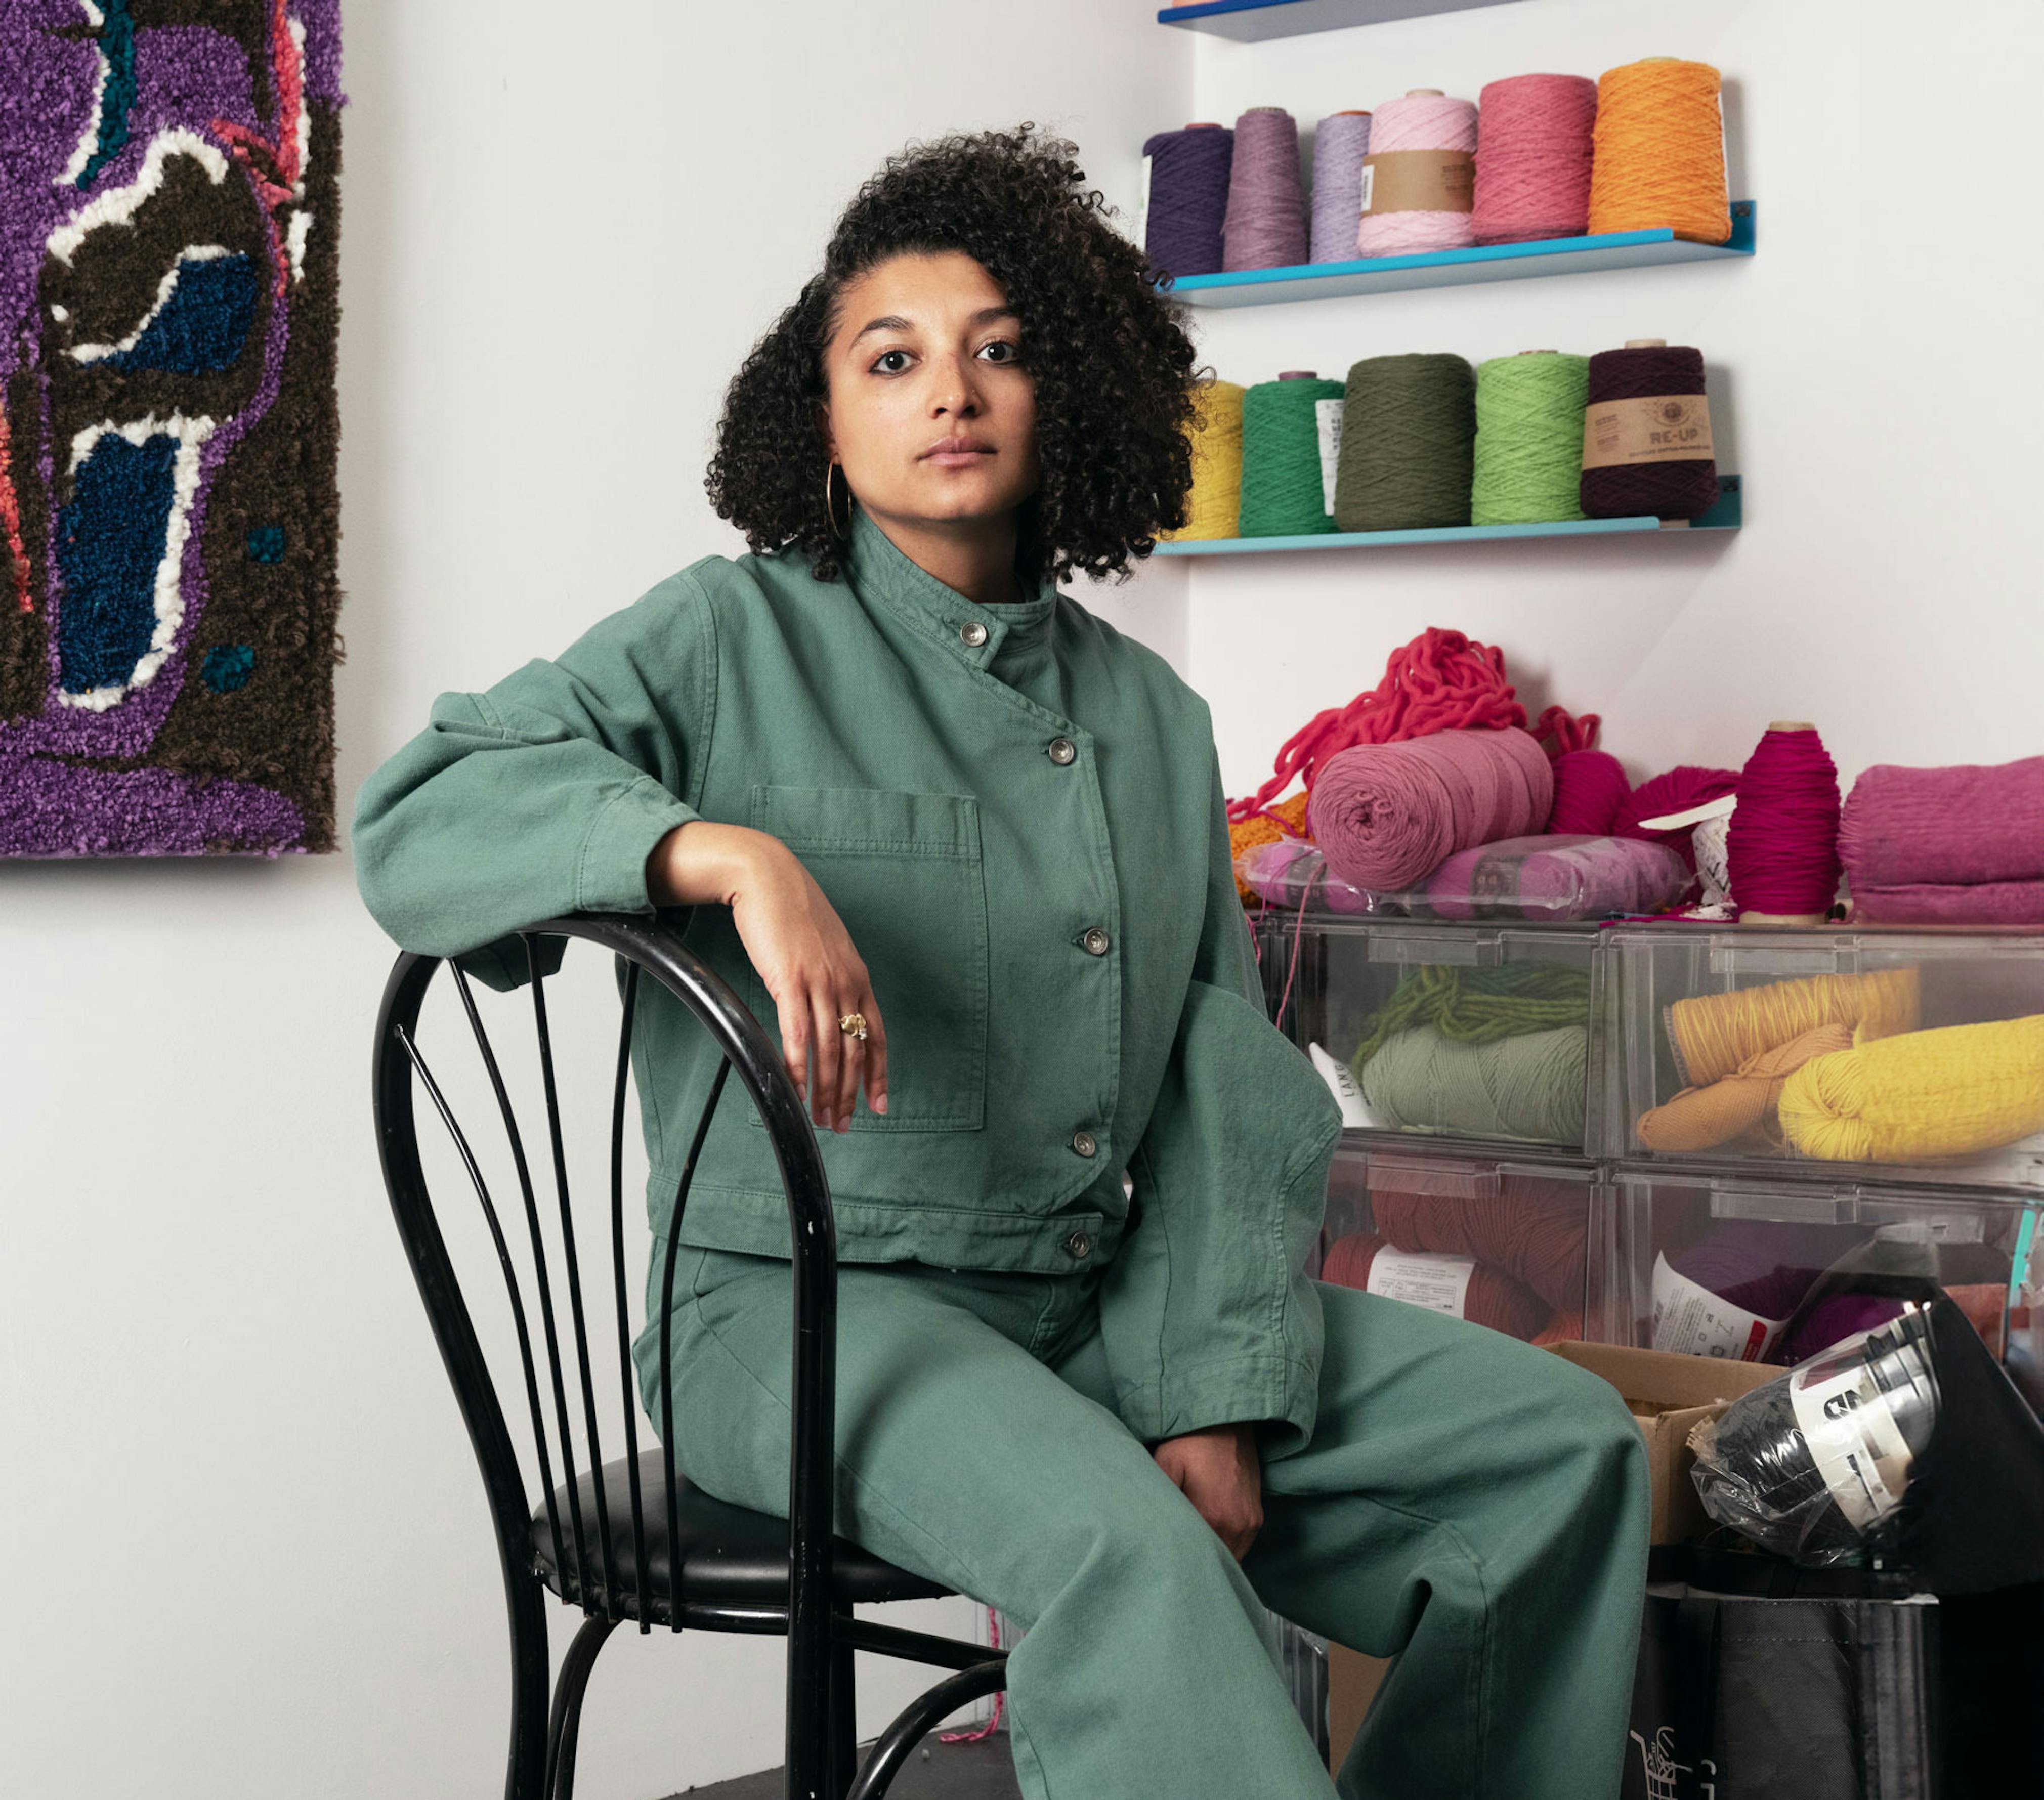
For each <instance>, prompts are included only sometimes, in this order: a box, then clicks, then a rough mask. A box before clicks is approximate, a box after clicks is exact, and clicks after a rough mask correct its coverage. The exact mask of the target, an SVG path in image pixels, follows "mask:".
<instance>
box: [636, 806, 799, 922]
mask: <svg viewBox="0 0 2044 1800" xmlns="http://www.w3.org/2000/svg"><path fill="white" fill-rule="evenodd" d="M776 853H782V854H785V852H784V851H783V849H782V844H781V842H780V840H779V839H778V838H774V837H770V836H769V835H767V833H766V832H764V831H753V830H751V828H750V827H747V826H744V825H724V824H720V823H717V821H716V820H714V819H689V820H688V821H686V823H683V824H680V825H677V826H676V827H674V829H673V830H672V831H670V832H668V833H667V835H666V836H665V837H663V838H662V839H660V841H659V842H658V843H656V844H655V845H654V846H653V849H652V852H651V854H650V855H648V856H647V858H646V896H647V899H649V900H651V901H652V903H653V904H655V906H694V905H697V904H703V903H709V904H713V905H717V906H728V905H729V904H731V902H732V896H734V895H736V893H738V892H740V889H741V888H743V887H744V886H745V885H747V882H748V881H751V879H752V878H753V877H754V876H755V873H756V872H757V871H758V870H759V868H760V866H761V865H762V864H763V862H765V861H766V859H767V858H769V857H770V856H772V855H774V854H776Z"/></svg>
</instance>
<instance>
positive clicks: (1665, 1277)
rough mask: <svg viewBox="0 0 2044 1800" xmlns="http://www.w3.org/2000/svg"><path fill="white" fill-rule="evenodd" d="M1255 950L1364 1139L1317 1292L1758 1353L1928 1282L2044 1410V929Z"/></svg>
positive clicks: (1355, 1136) (1301, 935)
mask: <svg viewBox="0 0 2044 1800" xmlns="http://www.w3.org/2000/svg"><path fill="white" fill-rule="evenodd" d="M1258 950H1259V954H1260V957H1261V959H1262V969H1263V977H1264V982H1265V987H1266V996H1267V1000H1268V1004H1269V1005H1270V1011H1271V1014H1272V1016H1273V1017H1274V1018H1277V1019H1278V1021H1279V1023H1280V1024H1281V1026H1282V1027H1284V1029H1285V1030H1286V1032H1287V1033H1288V1034H1289V1035H1290V1036H1291V1037H1292V1038H1293V1041H1294V1042H1297V1043H1298V1044H1299V1045H1300V1046H1301V1047H1302V1048H1308V1047H1309V1048H1310V1054H1312V1055H1313V1056H1314V1059H1315V1061H1316V1063H1318V1064H1319V1065H1320V1067H1321V1069H1322V1071H1323V1073H1325V1074H1327V1076H1328V1077H1329V1078H1330V1080H1331V1082H1333V1083H1335V1084H1342V1083H1343V1082H1345V1081H1352V1082H1353V1084H1354V1092H1352V1093H1351V1095H1350V1108H1351V1117H1352V1118H1354V1119H1360V1120H1362V1123H1358V1124H1354V1125H1352V1126H1351V1127H1350V1129H1349V1130H1346V1131H1345V1132H1344V1133H1343V1142H1342V1146H1341V1149H1340V1150H1339V1153H1338V1154H1337V1157H1336V1159H1335V1166H1334V1170H1333V1173H1332V1176H1331V1181H1330V1188H1329V1193H1328V1200H1327V1216H1326V1221H1325V1225H1324V1230H1323V1234H1322V1238H1321V1243H1320V1268H1319V1269H1318V1271H1317V1272H1318V1273H1319V1274H1320V1276H1321V1277H1322V1279H1324V1280H1331V1281H1339V1282H1343V1283H1347V1284H1350V1285H1353V1286H1357V1287H1363V1288H1369V1289H1370V1291H1375V1292H1379V1293H1385V1294H1390V1295H1397V1296H1398V1297H1400V1298H1403V1299H1410V1300H1413V1301H1416V1302H1417V1303H1420V1304H1423V1305H1431V1306H1435V1307H1439V1308H1440V1309H1441V1310H1443V1311H1451V1312H1455V1313H1458V1314H1461V1315H1462V1316H1464V1317H1467V1318H1474V1319H1476V1320H1477V1321H1479V1322H1482V1323H1485V1324H1487V1325H1491V1326H1495V1327H1496V1328H1497V1329H1499V1330H1507V1331H1509V1332H1511V1333H1512V1334H1513V1335H1515V1336H1517V1337H1520V1338H1525V1339H1527V1340H1528V1341H1535V1342H1545V1341H1552V1340H1553V1339H1555V1338H1562V1337H1568V1336H1574V1335H1580V1336H1583V1337H1587V1338H1593V1339H1596V1340H1598V1341H1604V1342H1610V1343H1619V1344H1634V1345H1646V1346H1650V1347H1658V1348H1661V1349H1675V1350H1683V1351H1688V1352H1690V1353H1696V1354H1704V1355H1721V1356H1728V1357H1742V1358H1745V1359H1746V1360H1753V1361H1769V1362H1792V1361H1800V1360H1801V1359H1802V1358H1803V1357H1807V1356H1808V1355H1810V1354H1812V1353H1814V1352H1815V1350H1817V1349H1821V1348H1823V1345H1825V1344H1827V1343H1829V1342H1832V1341H1836V1340H1837V1339H1838V1338H1842V1337H1845V1336H1847V1335H1850V1334H1851V1333H1853V1332H1854V1331H1857V1330H1861V1329H1863V1328H1864V1327H1865V1326H1867V1325H1869V1324H1871V1323H1873V1322H1877V1320H1878V1319H1880V1318H1885V1317H1887V1316H1889V1315H1891V1314H1892V1313H1893V1312H1894V1311H1896V1307H1897V1303H1898V1302H1899V1301H1900V1299H1907V1298H1911V1297H1914V1296H1915V1295H1919V1294H1921V1293H1923V1292H1924V1291H1927V1288H1928V1286H1929V1285H1930V1284H1933V1283H1934V1284H1937V1285H1938V1286H1940V1287H1942V1288H1946V1290H1948V1291H1950V1292H1951V1293H1952V1294H1953V1295H1954V1297H1955V1298H1956V1299H1958V1301H1959V1302H1960V1303H1961V1305H1962V1306H1963V1307H1965V1310H1966V1311H1967V1313H1968V1314H1969V1317H1971V1318H1973V1321H1974V1322H1975V1324H1976V1325H1977V1326H1978V1327H1979V1329H1980V1330H1981V1335H1982V1336H1983V1337H1984V1338H1986V1340H1987V1341H1988V1344H1989V1345H1990V1346H1991V1347H1992V1349H1994V1350H1995V1351H1996V1353H1997V1354H1998V1355H2002V1356H2004V1357H2006V1359H2007V1361H2008V1363H2009V1365H2010V1368H2011V1373H2012V1374H2013V1375H2014V1376H2015V1377H2016V1379H2017V1380H2018V1383H2019V1385H2022V1386H2023V1387H2025V1389H2026V1391H2027V1392H2028V1393H2029V1394H2030V1396H2031V1399H2032V1401H2033V1403H2037V1402H2044V1380H2040V1376H2039V1370H2038V1344H2039V1337H2040V1329H2041V1328H2044V1317H2040V1314H2039V1312H2038V1308H2037V1307H2036V1306H2034V1304H2033V1302H2034V1299H2035V1297H2036V1293H2037V1289H2038V1285H2039V1283H2040V1280H2044V1245H2040V1243H2039V1242H2038V1240H2039V1238H2040V1236H2044V1234H2040V1232H2039V1230H2038V1207H2039V1205H2040V1204H2044V934H2035V935H2027V934H2010V933H1999V934H1988V933H1984V932H1969V931H1935V932H1933V931H1911V932H1901V931H1876V930H1869V929H1860V930H1850V931H1848V930H1804V931H1755V930H1750V929H1748V930H1741V929H1739V928H1737V927H1730V926H1702V925H1698V926H1689V925H1682V924H1659V925H1651V926H1647V925H1642V926H1636V927H1597V926H1593V925H1592V926H1583V925H1551V926H1550V925H1535V924H1525V925H1518V924H1512V925H1489V924H1482V923H1471V924H1454V923H1435V922H1421V921H1416V920H1404V919H1380V918H1361V919H1345V918H1339V917H1331V916H1327V915H1310V914H1309V915H1303V916H1302V915H1300V914H1298V913H1296V912H1290V911H1289V909H1287V911H1286V912H1285V913H1284V914H1283V915H1279V914H1277V913H1275V912H1274V913H1270V914H1267V915H1266V916H1265V918H1264V920H1263V922H1262V924H1261V926H1260V927H1259V928H1258ZM2024 1021H2028V1022H2029V1023H2023V1022H2024Z"/></svg>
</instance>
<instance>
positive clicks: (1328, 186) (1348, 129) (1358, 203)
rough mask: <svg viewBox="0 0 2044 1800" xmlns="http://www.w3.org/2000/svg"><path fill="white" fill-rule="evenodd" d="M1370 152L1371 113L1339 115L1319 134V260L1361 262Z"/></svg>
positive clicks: (1315, 174) (1315, 152) (1315, 234)
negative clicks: (1359, 230)
mask: <svg viewBox="0 0 2044 1800" xmlns="http://www.w3.org/2000/svg"><path fill="white" fill-rule="evenodd" d="M1369 154H1370V115H1369V113H1335V114H1333V115H1332V116H1331V117H1327V118H1324V119H1323V120H1321V121H1320V125H1319V127H1318V128H1317V129H1316V130H1315V131H1314V132H1313V251H1312V260H1313V261H1314V262H1316V263H1351V262H1354V260H1355V254H1356V250H1355V233H1356V227H1357V226H1358V225H1359V224H1361V222H1362V159H1363V158H1364V157H1365V156H1366V155H1369Z"/></svg>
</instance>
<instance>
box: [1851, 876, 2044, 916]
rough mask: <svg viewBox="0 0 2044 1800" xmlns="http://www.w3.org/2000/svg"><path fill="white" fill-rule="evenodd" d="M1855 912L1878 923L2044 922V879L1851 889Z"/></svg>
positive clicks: (1916, 884) (1854, 913) (1924, 882)
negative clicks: (1961, 884) (1959, 884)
mask: <svg viewBox="0 0 2044 1800" xmlns="http://www.w3.org/2000/svg"><path fill="white" fill-rule="evenodd" d="M1852 903H1853V917H1854V919H1855V920H1860V919H1865V920H1869V921H1871V922H1872V923H1874V924H1877V925H2044V881H1975V882H1972V883H1970V884H1968V885H1963V886H1949V885H1940V884H1938V883H1934V882H1927V881H1919V882H1916V883H1915V884H1913V885H1911V886H1908V887H1904V888H1862V887H1861V886H1859V885H1858V884H1857V883H1855V884H1854V887H1853V890H1852Z"/></svg>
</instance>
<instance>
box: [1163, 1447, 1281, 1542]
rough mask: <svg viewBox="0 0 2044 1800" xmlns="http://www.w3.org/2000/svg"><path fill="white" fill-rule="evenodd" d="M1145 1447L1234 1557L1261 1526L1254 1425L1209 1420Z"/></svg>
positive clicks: (1260, 1469) (1260, 1468)
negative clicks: (1200, 1427)
mask: <svg viewBox="0 0 2044 1800" xmlns="http://www.w3.org/2000/svg"><path fill="white" fill-rule="evenodd" d="M1151 1455H1153V1456H1154V1457H1155V1458H1156V1459H1157V1466H1158V1468H1161V1469H1162V1470H1163V1472H1165V1473H1166V1475H1168V1476H1170V1478H1171V1479H1172V1480H1174V1481H1175V1482H1176V1483H1178V1487H1179V1488H1180V1490H1181V1491H1182V1492H1183V1493H1184V1495H1185V1498H1186V1499H1189V1500H1190V1501H1191V1502H1192V1503H1193V1506H1195V1507H1197V1509H1198V1510H1199V1515H1200V1517H1201V1518H1203V1519H1204V1520H1205V1521H1206V1522H1207V1523H1208V1525H1210V1526H1212V1527H1213V1528H1214V1529H1215V1531H1216V1533H1219V1535H1220V1541H1221V1542H1222V1543H1224V1544H1225V1545H1227V1546H1228V1549H1229V1550H1230V1551H1231V1552H1232V1553H1233V1555H1234V1557H1235V1560H1236V1561H1237V1562H1240V1561H1241V1560H1242V1559H1243V1557H1244V1556H1247V1555H1248V1554H1249V1546H1250V1545H1251V1544H1252V1543H1253V1542H1254V1541H1255V1538H1256V1534H1257V1533H1258V1531H1260V1530H1261V1529H1262V1528H1263V1464H1262V1459H1261V1458H1260V1457H1258V1454H1257V1451H1256V1433H1255V1430H1254V1428H1253V1427H1252V1426H1249V1425H1248V1424H1247V1423H1243V1424H1235V1425H1210V1426H1207V1427H1206V1428H1205V1430H1201V1431H1188V1432H1187V1433H1185V1435H1184V1436H1183V1437H1167V1438H1166V1439H1165V1440H1164V1441H1163V1442H1162V1443H1161V1444H1159V1445H1158V1446H1157V1448H1156V1449H1155V1450H1154V1451H1152V1452H1151Z"/></svg>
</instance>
